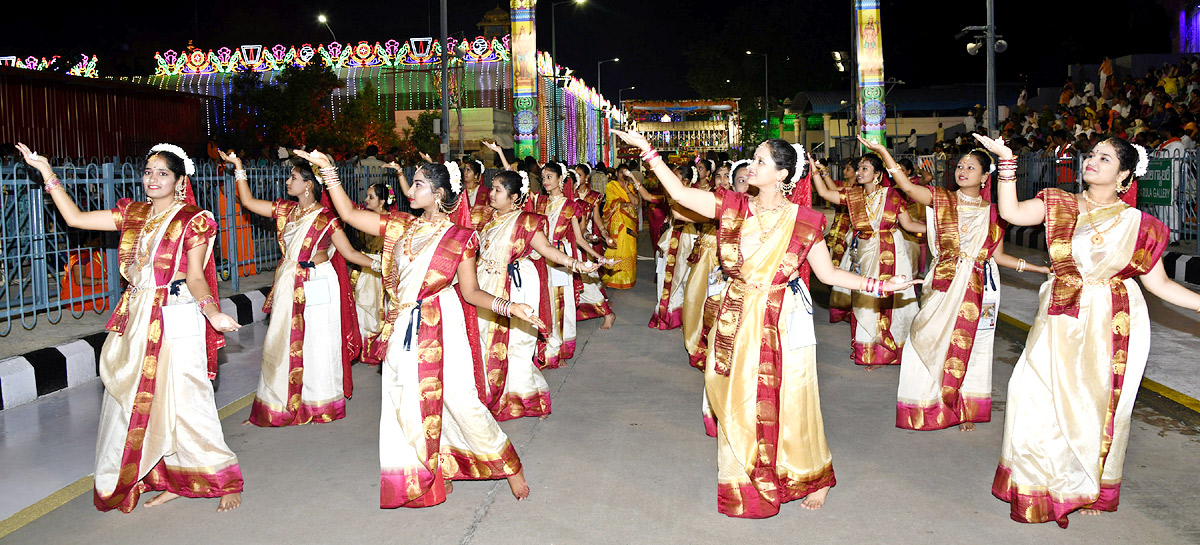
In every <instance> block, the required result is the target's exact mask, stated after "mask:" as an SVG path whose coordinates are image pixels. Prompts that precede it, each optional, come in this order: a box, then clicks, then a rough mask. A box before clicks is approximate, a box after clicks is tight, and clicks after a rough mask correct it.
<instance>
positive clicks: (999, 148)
mask: <svg viewBox="0 0 1200 545" xmlns="http://www.w3.org/2000/svg"><path fill="white" fill-rule="evenodd" d="M971 136H974V137H975V139H976V140H978V141H979V143H980V144H982V145H983V147H985V148H987V150H988V151H990V152H992V153H993V154H995V155H996V158H997V159H1012V158H1013V152H1012V149H1011V148H1009V147H1008V146H1007V145H1005V143H1004V138H1002V137H1001V138H996V139H995V140H993V139H991V138H989V137H987V136H984V135H982V134H979V133H977V132H976V133H971Z"/></svg>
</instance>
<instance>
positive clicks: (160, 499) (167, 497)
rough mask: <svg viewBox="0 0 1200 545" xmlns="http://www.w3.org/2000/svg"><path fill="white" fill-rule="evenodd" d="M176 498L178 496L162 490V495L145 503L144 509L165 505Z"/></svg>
mask: <svg viewBox="0 0 1200 545" xmlns="http://www.w3.org/2000/svg"><path fill="white" fill-rule="evenodd" d="M178 497H179V494H176V493H174V492H167V491H165V490H164V491H163V493H162V494H159V495H157V496H154V498H153V499H151V500H150V501H148V502H146V507H154V506H156V505H162V504H164V503H167V502H169V501H171V500H173V499H175V498H178Z"/></svg>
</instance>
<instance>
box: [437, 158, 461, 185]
mask: <svg viewBox="0 0 1200 545" xmlns="http://www.w3.org/2000/svg"><path fill="white" fill-rule="evenodd" d="M442 164H443V165H445V166H446V170H447V171H449V172H450V189H452V190H453V191H454V192H455V193H462V171H460V170H458V163H455V162H452V161H447V162H445V163H442Z"/></svg>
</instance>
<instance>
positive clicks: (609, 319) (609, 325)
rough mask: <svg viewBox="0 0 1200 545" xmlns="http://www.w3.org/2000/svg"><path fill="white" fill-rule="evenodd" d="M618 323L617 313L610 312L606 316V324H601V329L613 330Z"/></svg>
mask: <svg viewBox="0 0 1200 545" xmlns="http://www.w3.org/2000/svg"><path fill="white" fill-rule="evenodd" d="M615 321H617V313H615V312H610V313H608V314H605V315H604V323H602V324H600V329H612V326H613V322H615Z"/></svg>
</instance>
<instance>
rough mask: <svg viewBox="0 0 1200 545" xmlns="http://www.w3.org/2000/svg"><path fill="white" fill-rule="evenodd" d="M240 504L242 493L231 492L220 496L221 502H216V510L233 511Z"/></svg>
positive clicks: (222, 511)
mask: <svg viewBox="0 0 1200 545" xmlns="http://www.w3.org/2000/svg"><path fill="white" fill-rule="evenodd" d="M241 504H242V493H241V492H235V493H233V494H225V495H224V496H221V503H218V504H217V512H218V513H224V512H225V511H233V510H234V509H237V508H238V506H239V505H241Z"/></svg>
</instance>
